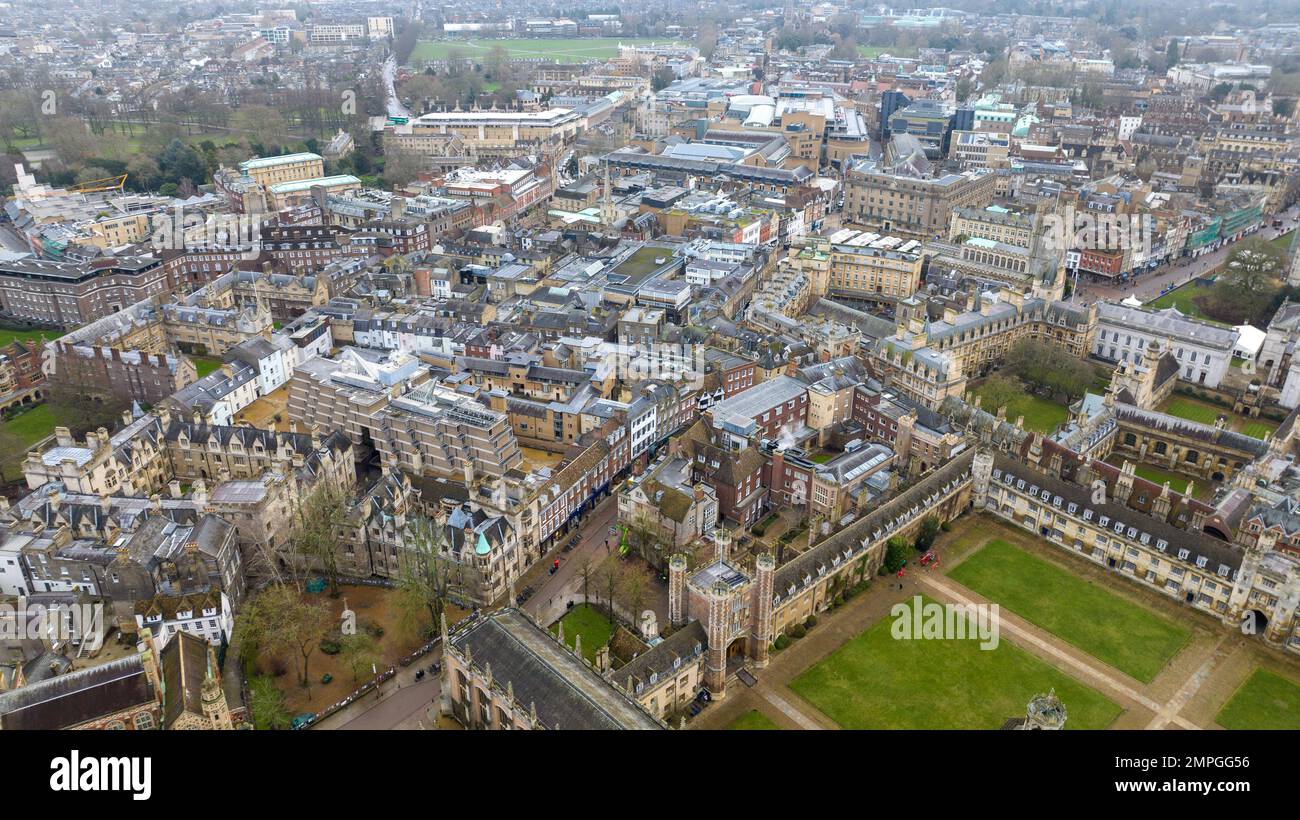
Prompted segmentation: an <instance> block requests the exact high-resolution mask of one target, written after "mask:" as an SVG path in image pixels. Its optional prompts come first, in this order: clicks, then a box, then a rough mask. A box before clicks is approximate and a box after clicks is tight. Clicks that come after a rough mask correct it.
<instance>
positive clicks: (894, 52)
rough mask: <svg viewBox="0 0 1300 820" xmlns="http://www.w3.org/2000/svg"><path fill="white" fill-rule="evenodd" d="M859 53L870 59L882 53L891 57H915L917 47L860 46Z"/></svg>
mask: <svg viewBox="0 0 1300 820" xmlns="http://www.w3.org/2000/svg"><path fill="white" fill-rule="evenodd" d="M858 54H860V55H861V56H863V57H866V58H867V59H868V60H874V59H876V58H877V57H879V56H880V55H882V54H888V55H889V56H890V57H915V56H916V49H914V48H912V47H911V46H858Z"/></svg>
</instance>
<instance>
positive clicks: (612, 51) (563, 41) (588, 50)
mask: <svg viewBox="0 0 1300 820" xmlns="http://www.w3.org/2000/svg"><path fill="white" fill-rule="evenodd" d="M620 44H622V45H625V46H631V45H651V44H657V45H679V44H678V43H676V42H675V41H673V40H648V39H635V38H627V39H620V38H618V37H570V38H554V39H551V38H544V39H543V38H539V39H532V40H526V39H519V40H515V39H508V40H421V41H420V43H419V44H418V45H416V47H415V50H414V51H412V52H411V60H410V61H411V62H412V63H422V62H425V61H427V60H445V59H447V58H448V57H450V56H452V55H453V54H458V55H460V56H463V57H468V58H472V59H481V58H482V57H485V56H486V55H487V54H488V52H489V51H491V50H492V48H493V47H494V46H501V47H502V48H504V49H505V50H506V53H507V54H508V55H509V56H511V57H546V58H549V59H552V60H556V61H557V62H562V61H568V60H572V61H575V62H581V61H583V60H607V59H609V58H610V57H617V56H618V47H619V45H620Z"/></svg>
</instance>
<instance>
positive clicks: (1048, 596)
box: [948, 540, 1192, 683]
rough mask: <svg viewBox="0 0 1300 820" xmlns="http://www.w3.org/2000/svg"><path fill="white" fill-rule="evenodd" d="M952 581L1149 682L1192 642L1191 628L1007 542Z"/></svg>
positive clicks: (973, 559) (969, 561) (987, 550)
mask: <svg viewBox="0 0 1300 820" xmlns="http://www.w3.org/2000/svg"><path fill="white" fill-rule="evenodd" d="M948 577H949V578H952V579H953V580H954V581H957V582H958V583H960V584H963V585H965V586H966V587H969V588H970V589H972V590H974V591H975V592H978V593H979V594H980V595H983V596H984V597H986V598H988V599H989V600H991V601H993V602H995V603H997V604H999V605H1001V606H1003V607H1006V608H1007V609H1008V610H1010V611H1011V612H1013V613H1015V614H1016V615H1019V616H1020V617H1022V618H1024V619H1025V620H1027V621H1029V622H1030V623H1032V624H1035V625H1036V626H1039V627H1042V628H1043V629H1046V630H1047V631H1048V632H1051V633H1052V634H1053V635H1056V636H1057V637H1059V638H1061V639H1062V640H1064V641H1065V642H1067V643H1069V644H1071V645H1073V646H1076V647H1078V648H1079V649H1082V650H1083V651H1084V652H1087V653H1088V654H1090V655H1092V656H1093V657H1094V658H1097V659H1098V660H1100V661H1102V662H1103V663H1108V664H1110V665H1111V666H1113V667H1115V668H1116V669H1118V670H1120V671H1121V672H1124V673H1126V674H1128V675H1132V676H1133V677H1134V678H1136V679H1137V680H1140V681H1143V682H1145V683H1149V682H1151V680H1153V679H1154V678H1155V676H1156V675H1157V674H1159V673H1160V670H1161V669H1163V668H1164V666H1165V664H1166V663H1168V662H1169V659H1170V658H1172V657H1173V656H1174V655H1176V654H1178V651H1179V650H1180V649H1182V648H1183V645H1184V644H1186V643H1187V641H1188V640H1189V639H1190V638H1191V636H1192V631H1191V630H1190V629H1189V628H1187V627H1185V626H1182V625H1181V624H1177V623H1174V622H1172V621H1169V620H1167V619H1165V618H1164V617H1162V616H1161V615H1158V614H1156V613H1155V612H1153V611H1152V610H1149V609H1147V608H1145V607H1143V606H1139V605H1138V604H1136V603H1133V602H1132V601H1129V600H1127V599H1125V598H1121V597H1120V596H1118V595H1116V594H1115V593H1113V592H1111V591H1109V590H1107V589H1106V588H1105V587H1102V586H1099V585H1097V584H1092V583H1089V582H1088V581H1085V580H1083V579H1082V578H1080V577H1078V576H1077V575H1075V574H1074V573H1072V572H1070V571H1068V570H1066V569H1063V568H1061V567H1059V566H1057V565H1056V564H1053V563H1050V562H1048V561H1045V560H1043V559H1042V558H1039V557H1037V556H1034V555H1030V554H1029V553H1028V552H1025V551H1024V550H1022V549H1020V548H1019V547H1016V546H1013V545H1011V544H1008V543H1007V542H1006V541H1002V540H993V541H990V542H989V543H988V544H986V545H984V547H983V548H981V549H980V550H979V551H978V552H976V553H974V554H973V555H971V556H970V557H968V558H966V559H965V560H964V561H962V562H961V563H960V564H958V565H957V566H956V567H953V569H952V570H951V571H949V573H948Z"/></svg>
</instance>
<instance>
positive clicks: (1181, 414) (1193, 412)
mask: <svg viewBox="0 0 1300 820" xmlns="http://www.w3.org/2000/svg"><path fill="white" fill-rule="evenodd" d="M1161 412H1163V413H1168V414H1169V415H1171V416H1177V417H1178V418H1180V419H1187V420H1188V421H1199V422H1200V423H1201V424H1214V422H1215V421H1216V420H1217V419H1218V418H1219V414H1220V413H1222V414H1223V415H1225V416H1231V415H1232V411H1230V410H1228V409H1227V408H1224V409H1223V410H1219V409H1218V408H1216V407H1214V406H1213V405H1209V404H1201V403H1200V402H1199V401H1192V400H1191V399H1180V398H1177V397H1174V398H1171V399H1170V400H1169V401H1167V402H1165V406H1164V409H1163V410H1162V411H1161Z"/></svg>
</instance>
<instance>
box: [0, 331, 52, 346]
mask: <svg viewBox="0 0 1300 820" xmlns="http://www.w3.org/2000/svg"><path fill="white" fill-rule="evenodd" d="M62 335H63V331H61V330H10V329H8V328H0V347H8V346H9V345H10V343H12V342H15V341H23V342H34V341H36V340H38V339H42V338H44V339H46V340H47V341H53V340H54V339H57V338H59V337H60V336H62Z"/></svg>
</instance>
